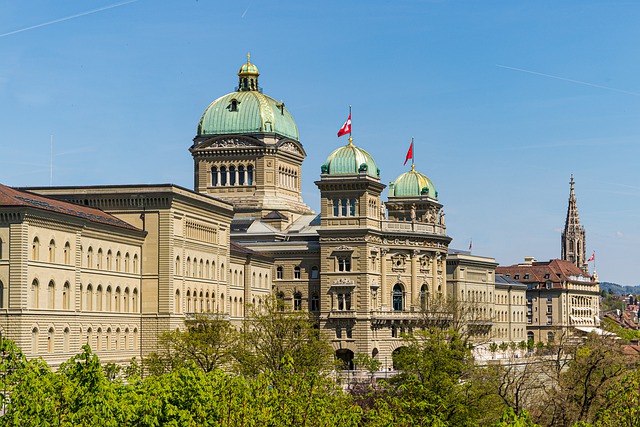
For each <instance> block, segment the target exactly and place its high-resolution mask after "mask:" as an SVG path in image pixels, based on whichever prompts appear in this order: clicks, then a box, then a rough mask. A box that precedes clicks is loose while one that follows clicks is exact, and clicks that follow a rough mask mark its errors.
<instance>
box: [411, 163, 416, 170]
mask: <svg viewBox="0 0 640 427" xmlns="http://www.w3.org/2000/svg"><path fill="white" fill-rule="evenodd" d="M411 170H412V171H415V170H416V166H415V165H414V164H413V162H411Z"/></svg>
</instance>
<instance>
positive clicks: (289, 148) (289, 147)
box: [279, 142, 302, 154]
mask: <svg viewBox="0 0 640 427" xmlns="http://www.w3.org/2000/svg"><path fill="white" fill-rule="evenodd" d="M279 149H280V150H282V151H288V152H290V153H294V154H302V153H301V152H300V150H298V147H296V145H295V144H294V143H293V142H285V143H284V144H282V145H281V146H280V147H279Z"/></svg>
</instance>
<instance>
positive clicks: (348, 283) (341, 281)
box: [331, 277, 356, 287]
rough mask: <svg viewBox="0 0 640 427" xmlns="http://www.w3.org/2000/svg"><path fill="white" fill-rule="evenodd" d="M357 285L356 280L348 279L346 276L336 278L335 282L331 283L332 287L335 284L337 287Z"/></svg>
mask: <svg viewBox="0 0 640 427" xmlns="http://www.w3.org/2000/svg"><path fill="white" fill-rule="evenodd" d="M355 285H356V284H355V282H354V281H353V280H351V279H347V278H346V277H341V278H339V279H336V280H334V281H333V283H331V286H332V287H333V286H335V287H337V286H350V287H353V286H355Z"/></svg>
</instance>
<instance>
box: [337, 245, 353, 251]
mask: <svg viewBox="0 0 640 427" xmlns="http://www.w3.org/2000/svg"><path fill="white" fill-rule="evenodd" d="M335 250H336V251H352V250H353V248H352V247H351V246H347V245H341V246H338V247H337V248H335Z"/></svg>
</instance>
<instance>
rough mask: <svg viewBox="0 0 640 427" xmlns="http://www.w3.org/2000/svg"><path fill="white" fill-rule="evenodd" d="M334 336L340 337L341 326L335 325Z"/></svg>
mask: <svg viewBox="0 0 640 427" xmlns="http://www.w3.org/2000/svg"><path fill="white" fill-rule="evenodd" d="M336 338H342V328H341V327H340V326H336Z"/></svg>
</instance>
